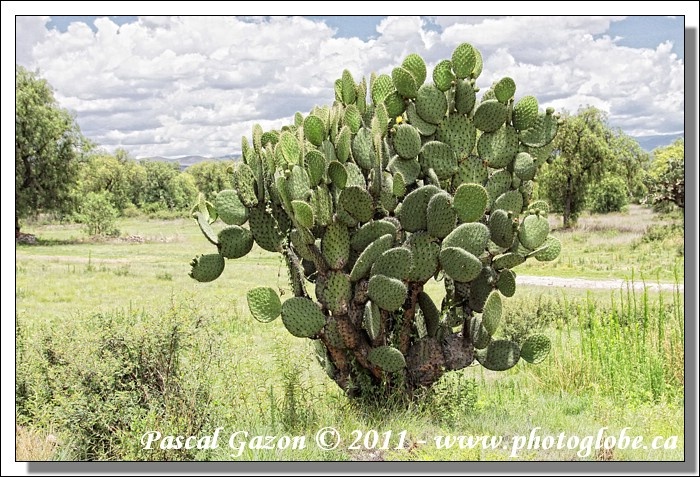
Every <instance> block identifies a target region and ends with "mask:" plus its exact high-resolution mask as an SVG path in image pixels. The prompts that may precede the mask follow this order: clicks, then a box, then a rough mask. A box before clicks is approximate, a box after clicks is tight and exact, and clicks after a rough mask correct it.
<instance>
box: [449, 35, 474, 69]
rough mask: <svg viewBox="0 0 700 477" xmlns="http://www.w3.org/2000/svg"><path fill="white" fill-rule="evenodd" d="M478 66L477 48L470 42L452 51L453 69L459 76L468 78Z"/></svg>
mask: <svg viewBox="0 0 700 477" xmlns="http://www.w3.org/2000/svg"><path fill="white" fill-rule="evenodd" d="M475 66H476V50H475V49H474V47H473V46H472V45H470V44H469V43H462V44H461V45H459V46H457V48H455V50H454V51H453V52H452V70H453V71H454V72H455V76H457V78H468V77H469V76H470V75H471V74H472V73H473V72H474V67H475Z"/></svg>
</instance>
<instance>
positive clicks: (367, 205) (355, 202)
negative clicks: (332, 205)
mask: <svg viewBox="0 0 700 477" xmlns="http://www.w3.org/2000/svg"><path fill="white" fill-rule="evenodd" d="M338 203H339V205H340V207H342V208H343V209H344V210H346V211H347V212H348V213H349V214H350V215H351V216H352V217H353V218H354V219H355V220H357V221H358V222H361V223H365V222H369V221H370V220H371V219H372V215H374V205H373V203H372V196H371V195H370V194H369V192H367V190H366V189H365V188H363V187H359V186H350V187H346V188H345V189H343V191H342V192H341V193H340V198H339V199H338Z"/></svg>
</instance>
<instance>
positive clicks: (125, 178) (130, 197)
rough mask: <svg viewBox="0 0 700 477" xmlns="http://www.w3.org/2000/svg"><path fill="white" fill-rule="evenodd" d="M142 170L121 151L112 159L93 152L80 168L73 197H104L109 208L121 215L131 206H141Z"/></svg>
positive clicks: (110, 156)
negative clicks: (106, 194)
mask: <svg viewBox="0 0 700 477" xmlns="http://www.w3.org/2000/svg"><path fill="white" fill-rule="evenodd" d="M145 182H146V169H145V168H144V166H143V165H141V164H138V163H137V162H135V161H134V160H133V159H132V158H130V157H129V155H128V153H127V152H126V151H125V150H123V149H118V150H117V152H116V153H115V154H114V155H112V154H108V153H105V152H103V151H95V152H93V153H91V154H90V155H88V157H87V159H86V160H85V161H83V162H82V163H81V164H80V171H79V173H78V184H77V187H76V188H75V194H76V195H77V197H78V198H80V197H83V196H85V195H86V194H88V193H91V192H94V193H101V192H106V193H108V197H109V200H110V202H111V203H112V205H113V206H114V207H115V208H116V209H117V210H118V211H119V213H120V214H123V213H124V211H125V210H126V209H127V208H129V207H132V206H138V205H140V204H141V195H142V191H143V186H144V184H145Z"/></svg>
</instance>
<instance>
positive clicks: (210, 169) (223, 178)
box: [185, 161, 232, 200]
mask: <svg viewBox="0 0 700 477" xmlns="http://www.w3.org/2000/svg"><path fill="white" fill-rule="evenodd" d="M228 168H229V164H228V163H227V162H223V161H203V162H198V163H197V164H193V165H191V166H190V167H188V168H187V169H185V172H187V173H189V174H191V175H192V177H194V182H195V184H196V185H197V189H198V190H199V192H201V193H202V194H204V196H205V197H206V198H207V199H208V200H214V197H216V193H217V192H219V191H220V190H224V189H230V188H231V187H232V183H231V173H230V172H229V171H228Z"/></svg>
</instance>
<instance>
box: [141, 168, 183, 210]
mask: <svg viewBox="0 0 700 477" xmlns="http://www.w3.org/2000/svg"><path fill="white" fill-rule="evenodd" d="M141 165H142V166H143V167H144V169H145V171H146V179H145V181H144V185H143V195H142V200H143V206H144V207H145V208H146V209H147V210H151V211H155V210H162V209H168V210H184V209H187V208H189V207H191V206H192V204H193V202H194V201H195V199H196V198H197V186H196V185H195V182H194V178H193V177H192V176H191V175H189V174H185V173H181V172H180V169H179V168H178V166H177V165H176V164H169V163H166V162H160V161H141Z"/></svg>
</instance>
